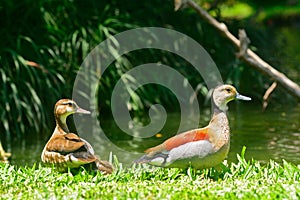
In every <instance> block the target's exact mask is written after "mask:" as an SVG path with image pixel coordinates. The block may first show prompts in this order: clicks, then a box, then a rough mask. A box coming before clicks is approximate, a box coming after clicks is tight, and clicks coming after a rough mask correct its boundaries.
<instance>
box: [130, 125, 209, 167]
mask: <svg viewBox="0 0 300 200" xmlns="http://www.w3.org/2000/svg"><path fill="white" fill-rule="evenodd" d="M201 140H202V141H208V140H209V135H208V127H205V128H201V129H194V130H190V131H187V132H184V133H181V134H179V135H176V136H174V137H171V138H169V139H168V140H166V141H165V142H164V143H162V144H160V145H157V146H155V147H152V148H149V149H147V150H146V151H145V153H146V155H144V156H142V157H141V158H140V159H137V160H136V161H135V162H136V163H148V162H151V161H152V159H154V158H157V157H168V153H169V152H170V151H172V150H173V149H175V148H177V147H180V146H183V145H185V146H186V144H188V143H190V142H196V141H201ZM185 151H188V149H185Z"/></svg>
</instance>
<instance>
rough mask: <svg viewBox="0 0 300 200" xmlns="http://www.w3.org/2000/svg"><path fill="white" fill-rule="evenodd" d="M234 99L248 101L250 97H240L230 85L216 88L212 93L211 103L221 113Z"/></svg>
mask: <svg viewBox="0 0 300 200" xmlns="http://www.w3.org/2000/svg"><path fill="white" fill-rule="evenodd" d="M234 99H240V100H245V101H250V100H251V98H250V97H246V96H243V95H240V94H239V93H238V92H237V90H236V89H235V87H233V86H232V85H221V86H217V87H216V88H215V89H214V91H213V93H212V100H213V103H214V104H215V106H216V107H217V108H219V109H220V110H222V111H226V110H227V103H228V102H229V101H232V100H234Z"/></svg>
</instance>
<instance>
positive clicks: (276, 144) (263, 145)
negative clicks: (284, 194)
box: [11, 102, 300, 165]
mask: <svg viewBox="0 0 300 200" xmlns="http://www.w3.org/2000/svg"><path fill="white" fill-rule="evenodd" d="M179 116H180V114H179V113H171V114H168V120H167V123H166V125H165V127H164V128H163V130H162V131H161V132H160V134H161V135H160V136H159V137H157V135H156V136H153V137H150V138H144V139H140V138H136V137H133V136H129V135H128V134H126V133H124V132H122V131H121V130H120V129H119V128H118V127H117V126H116V124H115V123H114V121H113V120H103V121H102V122H101V124H102V128H103V130H104V132H105V133H107V134H106V135H107V136H108V137H109V139H105V137H103V136H99V135H92V134H88V133H85V134H80V135H81V137H83V138H85V139H86V140H88V141H89V142H90V143H91V144H92V145H93V146H94V148H95V150H96V152H97V153H98V154H99V155H100V156H101V157H102V158H105V159H108V156H109V152H110V151H112V153H113V154H114V155H116V156H117V158H118V160H119V162H122V163H123V164H124V165H129V164H131V163H132V161H133V160H135V159H136V158H138V157H139V156H140V155H141V152H143V150H145V149H146V148H148V147H151V146H154V145H157V144H159V143H161V142H162V141H163V140H165V139H167V138H169V137H171V136H173V135H174V134H175V133H176V131H177V129H178V124H179V123H180V118H179ZM228 117H229V121H230V127H231V133H232V134H231V149H230V153H229V156H228V161H229V162H231V161H233V162H235V161H236V154H237V153H240V152H241V150H242V147H243V146H246V147H247V150H246V158H247V159H251V158H254V159H255V160H259V161H262V162H268V160H270V159H272V160H275V161H278V162H281V161H282V159H285V160H287V161H290V162H293V163H295V164H300V105H298V106H296V107H291V106H286V107H276V108H274V107H273V108H271V107H270V108H269V109H267V111H266V112H261V106H259V105H254V104H250V103H247V104H246V103H239V102H234V103H231V104H230V110H229V112H228ZM209 118H210V109H209V108H206V109H202V110H201V118H200V120H201V123H200V126H204V125H206V124H207V123H208V121H209ZM140 134H141V135H142V134H143V133H140ZM46 140H47V138H45V139H41V140H38V139H34V138H31V139H30V140H28V141H27V142H25V141H24V142H23V143H19V144H17V143H16V144H15V145H13V146H12V149H11V151H12V155H13V156H12V160H11V163H12V164H17V165H32V164H33V163H34V162H40V154H41V152H42V149H43V146H44V145H45V143H46Z"/></svg>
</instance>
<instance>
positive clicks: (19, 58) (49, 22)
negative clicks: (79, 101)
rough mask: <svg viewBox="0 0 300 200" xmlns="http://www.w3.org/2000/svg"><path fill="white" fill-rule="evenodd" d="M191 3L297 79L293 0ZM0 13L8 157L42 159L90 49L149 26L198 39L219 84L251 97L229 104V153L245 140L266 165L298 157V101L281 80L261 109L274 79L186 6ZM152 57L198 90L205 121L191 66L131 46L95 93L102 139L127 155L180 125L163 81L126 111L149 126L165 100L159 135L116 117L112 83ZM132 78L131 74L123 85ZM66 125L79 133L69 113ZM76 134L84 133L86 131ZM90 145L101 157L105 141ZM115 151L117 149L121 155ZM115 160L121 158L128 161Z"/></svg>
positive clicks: (74, 0)
mask: <svg viewBox="0 0 300 200" xmlns="http://www.w3.org/2000/svg"><path fill="white" fill-rule="evenodd" d="M196 2H197V4H199V5H200V6H202V7H203V8H205V9H206V10H207V11H208V12H209V13H210V14H211V15H212V16H214V17H215V18H216V19H217V20H218V21H221V22H224V23H225V24H226V25H227V26H228V29H229V30H230V31H231V32H232V33H233V34H234V35H236V36H237V35H238V29H240V28H243V29H245V30H246V32H247V35H248V37H249V38H250V40H251V44H250V48H251V49H252V50H253V51H255V52H256V53H257V54H258V55H259V56H260V57H261V58H262V59H264V60H265V61H267V62H268V63H270V64H271V65H272V66H274V67H275V68H276V69H278V70H279V71H281V72H283V73H285V74H286V75H287V76H288V77H289V78H290V79H292V80H293V81H294V82H296V83H298V84H300V73H299V71H300V66H299V65H300V48H299V44H300V37H299V35H300V2H299V1H298V0H272V1H271V0H267V1H263V2H262V1H259V0H244V1H243V0H203V1H199V0H197V1H196ZM0 19H1V20H0V25H1V29H0V35H1V40H0V87H1V90H0V121H1V122H0V136H1V142H2V145H3V147H4V149H5V150H6V151H8V152H11V153H12V157H11V163H13V164H20V165H31V164H33V163H34V162H40V158H39V156H40V153H41V151H42V149H43V147H44V145H45V143H46V141H47V140H48V139H49V137H50V135H51V134H52V131H53V129H54V126H55V121H54V116H53V107H54V104H55V102H56V101H57V100H58V99H61V98H71V97H72V88H73V83H74V79H75V77H76V73H77V71H78V69H79V67H80V65H81V63H82V62H83V60H84V58H85V57H86V56H87V54H88V53H89V52H90V51H91V50H92V49H93V48H95V47H96V46H97V45H98V44H99V43H101V42H102V41H103V40H105V39H107V38H109V37H111V36H113V35H115V34H117V33H120V32H122V31H125V30H129V29H133V28H137V27H148V26H154V27H163V28H168V29H173V30H176V31H179V32H181V33H184V34H186V35H188V36H189V37H191V38H193V39H194V40H196V41H197V42H199V44H201V45H202V46H203V47H204V48H205V49H206V50H207V52H208V53H209V54H210V56H211V57H212V58H213V60H214V61H215V63H216V64H217V66H218V68H219V71H220V72H221V75H222V77H223V80H224V82H225V83H229V84H233V85H235V86H236V87H237V89H238V90H239V91H240V92H241V93H242V94H245V95H247V96H251V97H252V99H253V101H252V102H251V103H247V104H245V103H232V105H230V112H229V118H230V122H231V128H232V130H233V136H232V150H231V154H230V155H229V159H230V160H232V161H233V160H234V159H235V154H236V153H240V151H241V148H242V146H246V147H247V152H248V154H246V156H247V155H248V156H249V158H251V157H253V158H255V159H258V160H261V161H263V162H265V161H267V160H268V159H275V160H277V161H281V160H282V159H286V160H288V161H292V162H295V163H297V164H300V156H299V155H300V147H299V144H300V105H299V101H297V99H296V98H294V97H292V96H290V95H289V94H288V93H286V91H285V89H283V88H282V87H280V86H278V87H277V88H276V89H275V91H274V92H273V93H272V95H271V98H270V100H269V105H268V107H267V109H266V111H265V112H262V96H263V95H264V93H265V91H266V90H267V89H268V88H269V86H270V85H271V84H272V82H273V81H272V80H270V79H269V78H268V77H266V76H263V75H262V74H261V73H260V72H258V71H256V70H254V69H253V68H251V67H250V66H247V65H245V64H244V63H243V62H241V61H239V60H238V59H237V58H236V56H235V53H236V52H237V49H235V48H234V46H233V45H232V44H231V43H230V42H228V41H227V40H226V39H225V38H223V37H222V36H221V35H219V34H218V32H216V31H215V29H214V28H213V27H211V26H210V25H209V24H207V23H206V22H205V21H203V20H202V19H201V18H200V17H199V16H198V15H197V13H196V12H195V11H194V10H192V9H191V8H184V9H180V10H179V11H177V12H174V2H173V1H172V0H165V1H161V0H151V1H140V0H139V1H137V0H122V1H120V0H110V1H104V0H102V1H98V0H87V1H85V0H52V1H45V0H40V1H34V0H23V1H16V0H11V1H1V2H0ZM111 48H114V46H112V47H111ZM149 62H152V63H162V64H165V65H168V66H172V67H173V68H174V69H176V70H177V71H179V72H180V73H181V74H182V75H184V76H185V77H186V78H187V80H188V81H189V82H190V84H191V85H192V86H193V87H194V88H195V89H196V90H197V91H198V93H197V98H198V100H199V102H200V105H199V106H200V107H201V114H202V118H201V119H202V121H201V123H200V124H199V125H200V126H204V125H206V124H207V123H208V122H209V119H210V101H207V96H208V92H209V91H208V90H207V88H206V85H205V83H204V81H203V79H202V78H201V76H194V70H193V69H192V67H191V66H190V64H189V63H187V62H186V61H185V60H183V59H182V58H180V57H178V56H176V55H174V54H171V53H168V52H164V51H161V50H155V49H144V50H140V51H134V52H130V53H128V54H126V55H125V56H122V57H121V58H120V59H117V60H116V61H115V62H114V63H112V64H111V66H110V67H109V69H108V70H106V71H105V73H104V74H103V76H102V78H101V80H99V91H98V95H99V96H98V103H99V105H98V108H101V112H100V113H101V114H100V115H99V120H100V121H101V125H102V128H103V130H104V132H105V135H106V137H107V138H109V140H110V141H112V142H113V143H114V144H115V145H117V146H118V147H120V148H121V149H125V150H126V151H130V152H142V151H143V150H144V149H146V148H148V147H151V146H154V145H156V144H158V143H160V142H162V141H163V140H165V139H167V138H168V137H170V136H172V135H174V134H175V133H176V130H177V129H176V128H178V124H179V122H180V121H179V120H180V109H179V104H178V101H177V100H176V98H175V96H174V94H172V92H170V91H169V90H167V89H166V88H164V87H160V86H157V85H145V86H144V87H141V88H139V89H138V90H136V91H135V92H134V94H135V95H134V96H133V97H132V99H131V101H130V106H129V109H130V113H131V114H132V117H133V118H134V120H137V121H139V122H140V123H142V124H143V123H145V124H147V123H148V121H147V120H148V117H147V115H145V113H147V112H148V109H149V106H150V105H152V104H154V103H159V104H162V105H163V106H164V107H165V109H166V110H167V111H168V113H170V114H169V117H168V120H167V123H166V125H165V127H164V128H163V130H162V131H161V133H160V134H157V135H155V136H153V137H151V138H147V139H143V140H136V139H135V138H133V137H132V136H129V135H127V134H125V133H123V132H122V131H121V130H120V129H119V128H118V127H117V126H116V124H115V123H114V121H113V119H112V116H111V108H110V103H111V102H110V98H111V93H112V90H113V88H114V86H115V84H116V82H117V81H118V80H119V79H120V76H121V75H122V74H124V73H126V72H127V71H128V70H130V69H132V68H133V67H134V66H138V65H140V64H144V63H149ZM170 79H172V77H170ZM133 82H134V80H128V84H132V83H133ZM83 92H84V91H83ZM120 95H121V94H120ZM68 123H70V126H71V130H72V131H73V132H76V129H75V127H74V125H73V123H72V118H70V120H68ZM78 132H79V131H78ZM80 136H82V137H83V138H87V140H88V139H89V137H90V138H91V137H92V136H89V135H88V134H87V135H82V134H81V135H80ZM93 137H95V136H93ZM91 143H92V142H91ZM92 144H93V145H94V146H95V149H96V151H97V150H98V151H99V152H100V153H99V154H100V155H101V156H103V157H106V156H108V151H107V148H109V147H101V146H99V145H97V140H94V143H92ZM104 149H106V150H104ZM113 153H115V154H116V155H117V156H118V152H113ZM125 154H126V153H124V155H125ZM120 155H122V154H120ZM120 155H119V156H120ZM120 157H122V158H124V162H128V163H129V162H130V160H133V158H127V157H126V156H120ZM121 161H122V159H121Z"/></svg>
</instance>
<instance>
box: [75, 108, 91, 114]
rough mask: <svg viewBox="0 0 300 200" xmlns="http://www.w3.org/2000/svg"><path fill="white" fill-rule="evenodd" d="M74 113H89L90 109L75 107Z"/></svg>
mask: <svg viewBox="0 0 300 200" xmlns="http://www.w3.org/2000/svg"><path fill="white" fill-rule="evenodd" d="M76 113H81V114H91V112H90V111H88V110H84V109H82V108H77V110H76Z"/></svg>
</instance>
